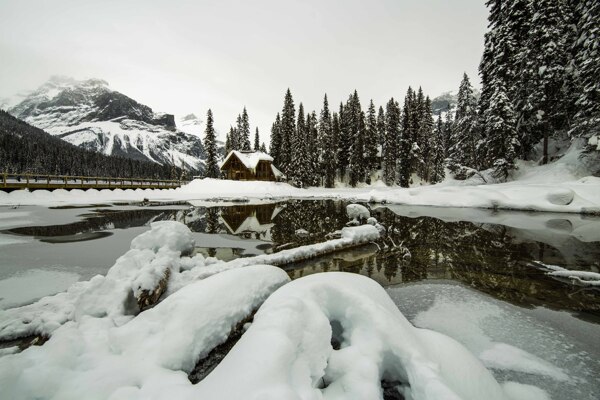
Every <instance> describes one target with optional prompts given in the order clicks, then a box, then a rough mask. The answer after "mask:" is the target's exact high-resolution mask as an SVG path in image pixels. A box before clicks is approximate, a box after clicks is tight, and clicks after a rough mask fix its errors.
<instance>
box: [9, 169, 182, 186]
mask: <svg viewBox="0 0 600 400" xmlns="http://www.w3.org/2000/svg"><path fill="white" fill-rule="evenodd" d="M184 183H186V182H185V181H181V180H168V179H148V178H121V177H118V178H114V177H106V176H78V175H47V174H31V173H29V174H13V173H8V172H3V173H0V188H15V187H22V188H27V187H36V188H43V187H47V188H61V187H63V188H69V189H76V188H78V187H80V188H88V189H89V188H94V187H101V188H109V189H113V188H114V189H118V188H142V187H152V188H160V189H163V188H164V189H168V188H177V187H180V186H181V185H182V184H184Z"/></svg>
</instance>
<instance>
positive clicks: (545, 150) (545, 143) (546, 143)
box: [542, 126, 548, 165]
mask: <svg viewBox="0 0 600 400" xmlns="http://www.w3.org/2000/svg"><path fill="white" fill-rule="evenodd" d="M544 128H545V129H544V155H543V156H542V165H544V164H548V127H547V126H545V127H544Z"/></svg>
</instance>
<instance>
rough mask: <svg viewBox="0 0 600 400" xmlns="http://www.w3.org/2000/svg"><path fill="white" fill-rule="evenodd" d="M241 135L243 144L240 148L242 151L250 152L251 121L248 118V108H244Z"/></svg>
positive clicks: (241, 143)
mask: <svg viewBox="0 0 600 400" xmlns="http://www.w3.org/2000/svg"><path fill="white" fill-rule="evenodd" d="M240 135H241V138H240V140H241V142H240V146H241V149H242V150H250V149H251V147H250V119H249V117H248V112H247V111H246V107H244V111H242V124H241V127H240Z"/></svg>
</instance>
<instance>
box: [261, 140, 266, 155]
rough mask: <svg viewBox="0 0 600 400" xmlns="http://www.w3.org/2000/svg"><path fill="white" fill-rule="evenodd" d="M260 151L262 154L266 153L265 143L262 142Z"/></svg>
mask: <svg viewBox="0 0 600 400" xmlns="http://www.w3.org/2000/svg"><path fill="white" fill-rule="evenodd" d="M260 151H262V152H263V153H266V152H267V146H266V145H265V142H262V144H261V145H260Z"/></svg>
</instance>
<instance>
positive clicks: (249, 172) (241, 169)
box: [221, 150, 285, 181]
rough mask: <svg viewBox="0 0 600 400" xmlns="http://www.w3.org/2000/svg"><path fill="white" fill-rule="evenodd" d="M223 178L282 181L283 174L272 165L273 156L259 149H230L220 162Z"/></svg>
mask: <svg viewBox="0 0 600 400" xmlns="http://www.w3.org/2000/svg"><path fill="white" fill-rule="evenodd" d="M221 171H222V172H223V174H224V175H225V179H231V180H235V181H282V180H284V179H285V175H283V173H282V172H281V171H279V170H278V169H277V168H276V167H275V166H274V165H273V157H271V156H270V155H268V154H266V153H263V152H260V151H237V150H232V151H230V152H229V154H227V157H225V160H223V163H222V164H221Z"/></svg>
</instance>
